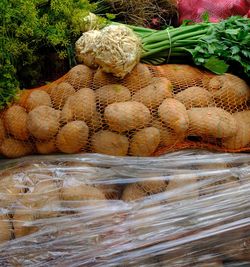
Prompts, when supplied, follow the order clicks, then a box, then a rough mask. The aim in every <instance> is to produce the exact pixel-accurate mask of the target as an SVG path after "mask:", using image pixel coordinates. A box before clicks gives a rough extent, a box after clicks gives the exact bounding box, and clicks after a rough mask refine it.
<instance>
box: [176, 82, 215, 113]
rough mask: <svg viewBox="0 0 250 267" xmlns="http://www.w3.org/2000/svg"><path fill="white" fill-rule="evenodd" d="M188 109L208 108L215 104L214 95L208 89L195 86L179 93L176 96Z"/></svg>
mask: <svg viewBox="0 0 250 267" xmlns="http://www.w3.org/2000/svg"><path fill="white" fill-rule="evenodd" d="M174 98H175V99H177V100H178V101H180V102H181V103H182V104H183V105H184V106H185V107H186V109H190V108H198V107H208V106H210V105H211V104H212V103H213V95H212V94H211V93H210V92H209V91H207V90H206V89H204V88H202V87H198V86H193V87H189V88H187V89H185V90H184V91H181V92H179V93H178V94H176V95H175V96H174Z"/></svg>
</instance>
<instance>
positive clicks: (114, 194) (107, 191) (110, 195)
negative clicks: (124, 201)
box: [95, 184, 121, 199]
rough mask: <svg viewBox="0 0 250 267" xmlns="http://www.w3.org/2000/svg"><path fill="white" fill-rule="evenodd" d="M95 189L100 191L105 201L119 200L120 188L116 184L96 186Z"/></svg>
mask: <svg viewBox="0 0 250 267" xmlns="http://www.w3.org/2000/svg"><path fill="white" fill-rule="evenodd" d="M95 187H96V188H98V189H99V190H101V191H102V193H103V194H104V195H105V198H106V199H120V195H121V187H120V186H119V185H116V184H98V185H95Z"/></svg>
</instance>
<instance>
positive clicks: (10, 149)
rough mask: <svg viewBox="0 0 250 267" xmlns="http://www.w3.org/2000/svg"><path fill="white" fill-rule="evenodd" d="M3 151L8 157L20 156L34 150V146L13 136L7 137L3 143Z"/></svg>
mask: <svg viewBox="0 0 250 267" xmlns="http://www.w3.org/2000/svg"><path fill="white" fill-rule="evenodd" d="M0 151H1V153H2V154H3V155H4V156H5V157H7V158H19V157H23V156H27V155H29V154H31V153H32V152H33V146H32V145H31V144H30V143H25V142H22V141H19V140H15V139H13V138H6V139H4V140H3V142H2V144H1V149H0Z"/></svg>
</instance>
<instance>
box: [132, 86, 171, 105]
mask: <svg viewBox="0 0 250 267" xmlns="http://www.w3.org/2000/svg"><path fill="white" fill-rule="evenodd" d="M168 97H172V84H171V82H170V81H168V82H162V81H159V82H157V81H155V82H154V83H153V84H150V85H148V86H146V87H144V88H142V89H140V90H139V91H137V92H136V93H135V94H134V95H133V97H132V100H133V101H137V102H141V103H143V104H144V105H145V106H146V107H148V108H157V107H158V106H159V105H160V104H161V103H162V101H163V100H164V99H165V98H168Z"/></svg>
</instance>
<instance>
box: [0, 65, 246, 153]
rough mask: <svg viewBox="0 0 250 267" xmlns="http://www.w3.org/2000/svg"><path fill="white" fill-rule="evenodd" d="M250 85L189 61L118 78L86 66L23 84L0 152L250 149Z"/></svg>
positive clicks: (2, 121)
mask: <svg viewBox="0 0 250 267" xmlns="http://www.w3.org/2000/svg"><path fill="white" fill-rule="evenodd" d="M249 96H250V90H249V86H248V85H247V83H246V82H245V81H243V80H242V79H240V78H239V77H236V76H234V75H231V74H225V75H222V76H218V75H211V74H207V73H205V72H201V71H200V70H198V69H196V68H194V67H191V66H188V65H175V64H172V65H171V64H170V65H163V66H162V67H161V66H160V67H154V66H149V65H144V64H141V63H139V64H138V65H137V66H136V67H135V68H134V70H133V71H132V72H131V73H130V74H129V75H127V76H126V77H125V78H124V79H122V80H119V79H117V78H114V77H113V76H111V75H109V74H107V73H104V72H102V71H100V70H99V69H98V70H92V69H90V68H89V67H87V66H85V65H77V66H75V67H74V68H72V69H71V70H70V71H69V72H68V73H67V74H66V75H65V76H63V77H61V78H60V79H59V80H57V81H55V82H52V83H51V84H48V85H46V86H43V87H40V88H36V89H33V90H23V91H21V93H20V95H19V96H17V100H16V101H15V102H14V103H13V104H12V105H11V106H9V107H6V109H4V110H2V111H1V115H0V153H1V154H2V155H3V156H4V157H7V158H17V157H22V156H25V155H30V154H53V153H69V154H73V153H79V152H92V153H101V154H108V155H112V156H141V157H146V156H151V155H157V154H159V153H166V152H168V151H174V150H179V149H181V148H184V147H185V148H188V147H198V148H201V147H207V148H210V149H217V150H222V151H232V152H233V151H244V150H248V149H249V148H250V134H249V132H250V119H249V118H250V109H249Z"/></svg>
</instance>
